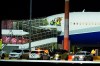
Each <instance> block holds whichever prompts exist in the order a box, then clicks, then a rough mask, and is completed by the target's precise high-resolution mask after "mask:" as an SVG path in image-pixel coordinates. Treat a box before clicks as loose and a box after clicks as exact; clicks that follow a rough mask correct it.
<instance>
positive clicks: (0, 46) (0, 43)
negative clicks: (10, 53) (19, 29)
mask: <svg viewBox="0 0 100 66" xmlns="http://www.w3.org/2000/svg"><path fill="white" fill-rule="evenodd" d="M1 49H2V39H0V50H1Z"/></svg>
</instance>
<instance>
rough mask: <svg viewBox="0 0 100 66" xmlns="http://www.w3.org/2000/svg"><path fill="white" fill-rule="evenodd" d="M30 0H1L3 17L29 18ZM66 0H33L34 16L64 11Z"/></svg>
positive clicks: (0, 10)
mask: <svg viewBox="0 0 100 66" xmlns="http://www.w3.org/2000/svg"><path fill="white" fill-rule="evenodd" d="M29 1H30V0H0V7H1V9H0V12H1V14H0V17H1V18H3V19H17V20H18V19H29V9H30V2H29ZM64 3H65V1H64V0H33V2H32V18H40V17H46V16H49V15H53V14H58V13H64Z"/></svg>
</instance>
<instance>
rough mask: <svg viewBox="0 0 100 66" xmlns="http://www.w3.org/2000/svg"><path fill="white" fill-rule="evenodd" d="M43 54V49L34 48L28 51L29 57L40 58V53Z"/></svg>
mask: <svg viewBox="0 0 100 66" xmlns="http://www.w3.org/2000/svg"><path fill="white" fill-rule="evenodd" d="M43 54H44V51H43V50H34V51H31V52H30V53H29V59H37V60H38V59H42V55H43Z"/></svg>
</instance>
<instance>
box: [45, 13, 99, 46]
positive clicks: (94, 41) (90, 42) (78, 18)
mask: <svg viewBox="0 0 100 66" xmlns="http://www.w3.org/2000/svg"><path fill="white" fill-rule="evenodd" d="M57 17H61V18H62V21H61V26H57V25H50V21H52V20H54V19H55V18H57ZM47 20H48V22H49V25H48V26H49V28H54V27H56V28H57V29H58V30H59V31H61V35H60V36H62V37H63V36H64V22H65V16H64V13H61V14H56V15H51V16H48V17H47ZM46 27H47V26H46ZM61 40H62V39H61ZM69 40H70V43H71V44H76V45H80V46H87V47H88V46H89V47H98V46H100V12H85V11H83V12H70V13H69Z"/></svg>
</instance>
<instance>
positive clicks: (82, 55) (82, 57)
mask: <svg viewBox="0 0 100 66" xmlns="http://www.w3.org/2000/svg"><path fill="white" fill-rule="evenodd" d="M73 61H93V55H91V53H90V52H88V51H79V52H76V54H75V55H73Z"/></svg>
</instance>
